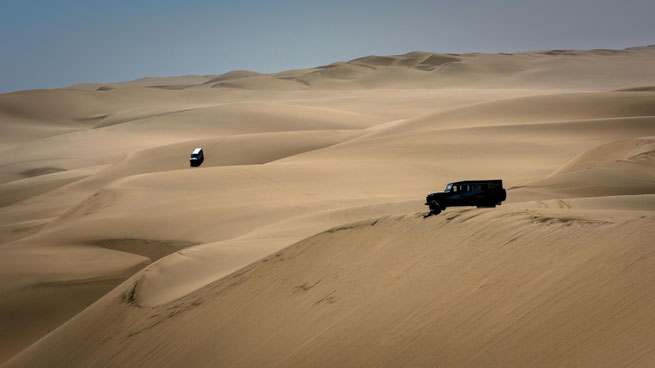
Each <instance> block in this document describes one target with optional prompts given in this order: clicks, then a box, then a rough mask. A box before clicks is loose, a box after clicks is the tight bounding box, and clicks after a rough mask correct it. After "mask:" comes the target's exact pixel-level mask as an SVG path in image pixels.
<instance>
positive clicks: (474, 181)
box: [448, 179, 503, 185]
mask: <svg viewBox="0 0 655 368" xmlns="http://www.w3.org/2000/svg"><path fill="white" fill-rule="evenodd" d="M479 183H494V184H502V183H503V181H502V180H501V179H493V180H462V181H454V182H452V183H448V184H449V185H450V184H479Z"/></svg>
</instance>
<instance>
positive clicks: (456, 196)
mask: <svg viewBox="0 0 655 368" xmlns="http://www.w3.org/2000/svg"><path fill="white" fill-rule="evenodd" d="M506 198H507V193H506V192H505V189H503V181H502V180H466V181H456V182H454V183H450V184H448V185H447V186H446V189H445V190H444V191H443V192H438V193H432V194H428V196H427V197H426V198H425V204H426V205H427V206H429V207H430V214H431V215H438V214H439V213H441V211H443V210H445V209H446V207H455V206H476V207H496V206H497V205H500V203H501V202H502V201H504V200H505V199H506Z"/></svg>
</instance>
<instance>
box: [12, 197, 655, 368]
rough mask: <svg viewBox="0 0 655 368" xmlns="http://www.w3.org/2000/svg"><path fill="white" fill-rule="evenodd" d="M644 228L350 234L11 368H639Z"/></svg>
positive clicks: (129, 303) (524, 224)
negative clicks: (620, 367)
mask: <svg viewBox="0 0 655 368" xmlns="http://www.w3.org/2000/svg"><path fill="white" fill-rule="evenodd" d="M564 203H565V204H566V202H564ZM573 207H576V206H575V205H573ZM609 214H612V212H609ZM654 222H655V216H653V214H652V212H641V213H634V212H631V213H630V215H626V214H625V213H623V214H621V216H620V217H617V216H616V215H614V214H612V216H608V213H603V212H598V211H585V210H584V209H578V210H571V209H564V210H562V209H559V208H557V207H556V208H552V209H550V208H548V209H530V208H520V206H513V207H511V209H503V210H468V209H466V210H453V211H448V213H447V214H446V215H444V216H435V217H430V218H427V219H423V216H422V214H420V213H419V214H412V215H405V216H400V217H385V218H381V219H375V220H369V221H364V222H359V223H354V224H349V225H346V226H343V227H338V228H334V229H332V230H330V231H328V232H325V233H321V234H318V235H316V236H313V237H310V238H308V239H306V240H304V241H302V242H300V243H297V244H295V245H293V246H292V247H290V248H287V249H285V250H283V251H280V252H276V253H275V254H273V255H271V256H269V257H266V258H264V259H263V260H261V261H259V262H256V263H254V264H253V265H250V266H248V267H246V268H244V269H242V270H240V271H238V272H236V273H233V274H231V275H229V276H227V277H225V278H223V279H221V280H219V281H217V282H215V283H213V284H211V285H210V286H208V287H206V288H204V289H202V290H200V291H198V292H195V293H193V294H191V295H189V296H187V297H184V298H182V299H180V300H177V301H175V302H172V303H168V304H164V305H162V306H160V307H155V308H144V307H139V306H138V305H137V304H136V303H137V301H138V299H137V300H135V296H134V293H135V291H134V287H135V286H136V292H137V293H138V287H139V285H138V284H137V285H135V283H134V281H131V282H128V283H126V284H124V285H123V286H121V288H119V289H117V290H115V291H113V292H112V293H111V294H109V295H108V296H106V297H105V298H103V299H102V300H101V301H100V302H98V303H96V304H95V305H94V306H92V307H91V308H89V309H87V310H86V311H85V312H83V313H82V314H81V315H79V316H78V317H76V318H75V319H74V320H72V321H71V322H69V323H68V324H66V325H64V326H63V327H62V328H60V329H59V330H57V331H56V332H55V333H54V334H52V335H50V336H48V338H46V339H44V340H42V341H40V342H39V343H37V344H36V345H34V346H33V347H32V348H30V349H28V350H27V351H26V352H25V354H23V355H21V356H19V357H18V359H16V360H13V361H12V362H11V363H10V364H8V365H7V366H9V367H12V366H40V365H41V364H42V363H45V362H47V365H48V366H62V367H64V366H92V365H98V364H100V365H104V366H139V365H144V364H145V365H149V366H180V365H192V366H208V367H209V366H245V367H249V366H262V365H265V366H335V365H339V366H362V365H364V366H373V365H376V366H377V365H384V366H396V365H413V366H435V365H439V366H526V365H532V364H535V363H536V362H538V364H537V365H539V366H600V365H603V366H604V365H607V366H617V365H626V364H633V365H635V366H646V365H647V364H648V362H650V363H652V361H653V359H655V356H654V355H653V351H652V349H651V347H652V344H653V342H654V341H655V335H654V333H653V329H652V328H650V326H652V323H653V322H654V321H653V318H652V316H653V312H655V311H654V310H653V295H654V294H653V291H654V290H653V286H652V285H654V284H653V282H655V279H654V278H655V273H654V272H653V269H655V268H654V266H655V264H653V262H655V258H653V256H652V255H653V250H652V239H653V237H654V236H655V233H653V229H655V227H653V224H654ZM472 229H475V231H473V232H472V231H471V230H472ZM545 243H547V244H548V245H547V246H545ZM590 311H593V312H590ZM88 325H93V326H96V328H94V329H86V328H85V326H88ZM80 334H82V335H81V336H80ZM108 336H111V339H109V340H108ZM155 341H156V343H154V342H155ZM68 346H75V349H69V348H67V347H68Z"/></svg>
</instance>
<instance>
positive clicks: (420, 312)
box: [0, 47, 655, 367]
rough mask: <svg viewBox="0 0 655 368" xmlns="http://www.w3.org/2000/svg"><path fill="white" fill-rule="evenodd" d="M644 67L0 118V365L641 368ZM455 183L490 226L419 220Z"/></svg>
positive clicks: (458, 67)
mask: <svg viewBox="0 0 655 368" xmlns="http://www.w3.org/2000/svg"><path fill="white" fill-rule="evenodd" d="M654 61H655V48H653V47H642V48H631V49H626V50H549V51H534V52H524V53H516V54H512V55H510V54H480V53H470V54H461V55H453V54H434V53H428V52H413V53H408V54H405V55H393V56H367V57H363V58H358V59H355V60H351V61H348V62H336V63H333V64H330V65H325V66H319V67H316V68H310V69H297V70H290V71H283V72H280V73H272V74H260V73H256V72H249V71H234V72H229V73H225V74H222V75H211V76H185V77H172V78H145V79H141V80H137V81H132V82H121V83H105V84H83V85H75V86H71V87H69V88H66V89H59V90H36V91H22V92H15V93H9V94H4V95H0V121H2V123H1V124H0V129H2V134H0V150H1V151H2V155H0V182H1V183H2V184H0V294H2V295H3V298H2V299H0V324H2V326H3V329H2V335H0V362H3V361H6V360H9V359H10V358H12V357H13V359H11V360H10V361H9V362H8V363H7V364H6V366H7V367H26V366H35V367H37V366H38V367H41V366H66V367H70V366H153V367H154V366H157V367H159V366H256V365H266V366H275V365H278V366H340V365H345V366H362V365H365V366H368V365H387V366H398V365H409V366H503V367H507V366H516V367H519V366H528V365H533V366H584V365H588V366H598V365H608V366H617V365H629V364H633V365H637V366H649V365H650V363H652V362H653V361H655V356H653V354H652V351H650V350H648V349H649V346H652V345H653V343H654V342H655V341H654V339H655V336H654V335H653V334H652V332H651V331H653V329H652V328H651V327H652V326H653V323H654V321H653V320H652V318H651V315H652V314H653V310H652V307H651V305H652V300H651V299H652V294H653V293H652V291H653V290H652V287H651V286H650V285H652V284H653V280H652V278H653V275H654V274H653V273H652V272H651V269H652V268H653V267H652V266H653V265H651V264H650V262H651V258H652V257H650V254H651V253H652V249H650V248H652V247H651V245H652V244H653V240H654V239H655V237H654V235H655V234H653V232H652V230H651V229H652V228H653V226H652V225H653V221H654V220H655V217H654V215H653V211H655V174H654V173H655V170H654V169H655V161H654V160H653V157H654V156H653V151H654V149H655V148H654V147H655V138H653V137H655V93H653V92H652V91H650V89H648V88H642V87H643V86H650V85H655V70H653V68H652V67H651V65H653V62H654ZM195 147H203V148H204V150H205V154H206V159H205V162H204V163H203V165H202V166H201V167H199V168H189V163H188V155H189V154H190V152H191V150H193V148H195ZM475 178H490V179H491V178H502V179H503V180H504V184H505V187H507V188H509V189H508V200H507V202H506V203H505V204H503V205H502V206H501V207H499V208H495V209H470V208H466V209H456V208H452V209H451V208H449V209H447V210H446V211H445V212H444V213H443V214H442V215H439V216H433V217H428V218H425V219H424V218H423V214H424V211H426V207H425V206H424V205H423V199H424V196H425V194H427V193H430V192H434V191H438V190H441V189H442V188H443V186H444V185H445V184H446V183H448V182H450V181H455V180H460V179H475ZM283 249H284V250H283ZM103 296H104V297H103ZM98 299H100V300H98ZM94 302H95V303H94ZM45 306H47V307H45ZM67 321H68V322H67ZM53 330H54V331H53ZM51 331H52V332H51ZM50 332H51V333H50ZM48 333H49V334H48ZM37 340H38V341H37ZM32 343H34V344H33V345H32ZM30 345H31V346H30ZM28 346H29V348H28ZM25 348H27V349H26V350H24V351H23V349H25ZM21 351H22V352H21ZM19 352H21V353H20V354H18V353H19ZM16 354H18V355H16Z"/></svg>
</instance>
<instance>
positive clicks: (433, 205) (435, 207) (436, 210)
mask: <svg viewBox="0 0 655 368" xmlns="http://www.w3.org/2000/svg"><path fill="white" fill-rule="evenodd" d="M430 212H431V213H432V214H433V215H438V214H440V213H441V206H439V203H437V201H432V202H430Z"/></svg>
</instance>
